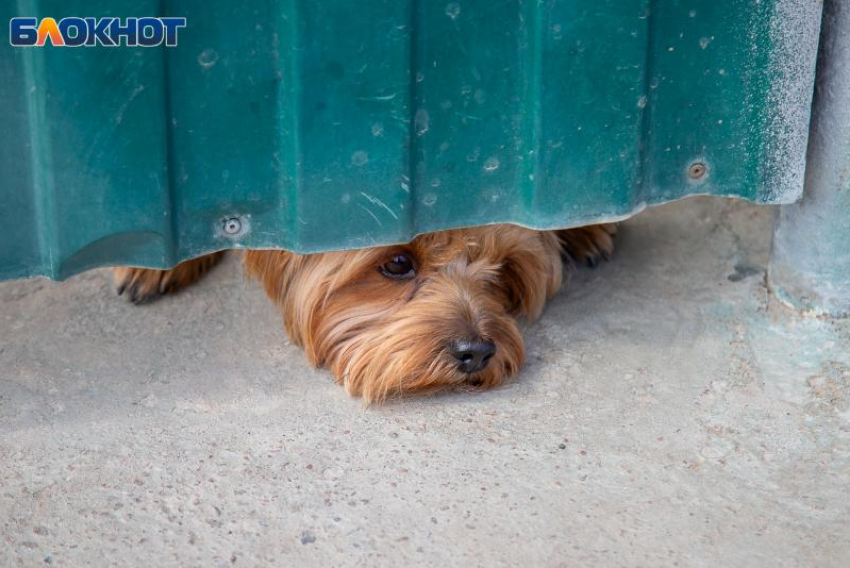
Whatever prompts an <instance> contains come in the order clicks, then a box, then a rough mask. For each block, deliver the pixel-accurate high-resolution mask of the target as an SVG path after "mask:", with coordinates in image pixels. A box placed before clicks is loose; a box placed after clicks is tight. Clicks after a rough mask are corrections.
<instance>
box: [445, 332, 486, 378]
mask: <svg viewBox="0 0 850 568" xmlns="http://www.w3.org/2000/svg"><path fill="white" fill-rule="evenodd" d="M451 353H452V355H453V356H454V358H455V359H457V368H458V369H460V370H461V371H462V372H464V373H477V372H478V371H480V370H482V369H483V368H484V367H486V366H487V363H489V362H490V359H492V358H493V355H495V354H496V345H495V344H494V343H493V342H492V341H489V340H484V339H471V340H470V339H459V340H457V341H455V342H454V343H452V347H451Z"/></svg>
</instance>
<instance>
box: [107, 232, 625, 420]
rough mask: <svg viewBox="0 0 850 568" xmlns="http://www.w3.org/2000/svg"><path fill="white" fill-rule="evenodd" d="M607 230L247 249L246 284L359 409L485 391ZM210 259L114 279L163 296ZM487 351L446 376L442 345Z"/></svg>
mask: <svg viewBox="0 0 850 568" xmlns="http://www.w3.org/2000/svg"><path fill="white" fill-rule="evenodd" d="M614 232H615V226H614V225H593V226H589V227H582V228H578V229H569V230H563V231H554V232H545V231H534V230H530V229H525V228H522V227H517V226H514V225H494V226H489V227H480V228H472V229H458V230H451V231H443V232H439V233H430V234H426V235H421V236H419V237H417V238H415V239H414V240H413V241H412V242H411V243H409V244H406V245H398V246H390V247H379V248H372V249H363V250H356V251H345V252H330V253H321V254H313V255H298V254H294V253H290V252H286V251H268V250H252V251H248V252H247V253H246V254H245V258H244V264H245V269H246V271H247V273H248V274H249V275H250V276H252V277H253V278H256V279H257V280H259V281H260V282H261V284H262V285H263V287H264V288H265V290H266V293H267V294H268V295H269V297H270V298H271V299H272V301H274V302H275V304H277V305H278V306H279V308H280V310H281V313H282V315H283V322H284V326H285V328H286V331H287V333H288V334H289V336H290V338H291V339H292V340H293V341H294V342H295V343H297V344H299V345H301V346H303V348H304V351H305V352H306V354H307V358H308V360H309V361H310V362H311V363H312V364H314V365H318V366H323V367H327V368H328V369H329V370H330V371H331V372H332V373H333V374H334V376H335V377H336V379H337V381H339V382H340V383H342V384H343V385H344V386H345V388H346V390H347V391H348V392H349V393H351V394H352V395H359V396H362V397H363V399H364V400H365V401H366V403H371V402H379V401H383V400H384V399H386V398H387V397H388V396H391V395H396V394H400V393H407V392H430V391H435V390H439V389H443V388H447V387H457V386H461V385H466V386H474V387H477V388H488V387H492V386H495V385H498V384H500V383H502V382H503V381H504V380H506V379H507V378H509V377H510V376H512V375H513V374H515V373H516V371H517V370H518V369H519V367H520V365H521V364H522V361H523V356H524V352H523V342H522V337H521V335H520V332H519V329H518V328H517V323H516V321H517V319H518V318H525V319H527V320H533V319H534V318H536V317H537V316H538V315H539V314H540V312H541V311H542V310H543V307H544V305H545V303H546V301H547V300H548V299H549V298H551V297H552V295H553V294H554V293H555V292H556V291H557V290H558V289H559V288H560V286H561V282H562V277H563V272H564V263H563V260H564V258H566V259H567V261H568V262H569V261H574V262H582V263H587V264H590V265H592V266H595V265H596V263H597V262H598V259H599V258H603V259H608V258H609V257H610V254H611V252H612V250H613V241H612V236H613V234H614ZM400 253H404V254H407V255H408V256H409V257H410V258H412V259H413V261H414V264H415V268H416V274H415V277H414V278H411V279H409V280H395V279H391V278H387V277H386V276H385V275H384V274H382V273H381V272H380V270H379V267H380V266H381V265H382V264H383V263H385V262H387V261H388V260H389V259H391V258H393V256H394V255H397V254H400ZM220 255H221V253H216V254H215V255H210V256H206V257H201V258H199V259H195V260H190V261H187V262H184V263H182V264H180V265H178V266H176V267H175V268H173V269H171V270H168V271H158V270H146V269H127V268H119V269H116V281H117V282H118V283H119V286H120V287H119V291H123V289H124V288H127V287H130V289H131V290H132V293H131V299H133V301H137V298H138V299H146V298H149V297H150V296H151V295H155V294H157V293H166V292H171V291H175V290H177V289H179V288H180V287H183V286H185V285H188V284H190V283H192V282H194V281H195V280H197V278H199V277H200V275H201V274H203V272H205V271H206V270H208V269H209V268H210V267H211V266H212V265H213V264H215V262H217V261H218V260H219V258H220ZM466 337H474V338H479V339H481V340H489V341H492V343H493V344H495V346H496V352H495V354H494V356H493V358H492V360H490V362H489V364H487V366H486V367H484V368H483V369H482V370H480V371H478V372H475V373H472V374H467V373H463V372H461V371H460V370H458V367H457V363H458V361H457V359H455V358H453V357H452V355H451V354H450V352H449V350H448V349H449V348H448V346H449V345H450V344H451V342H452V341H454V340H457V339H458V338H466Z"/></svg>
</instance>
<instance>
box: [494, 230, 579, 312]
mask: <svg viewBox="0 0 850 568" xmlns="http://www.w3.org/2000/svg"><path fill="white" fill-rule="evenodd" d="M537 237H538V238H539V242H536V243H534V244H533V246H523V247H517V248H516V249H515V250H513V251H512V252H511V253H510V254H508V255H507V256H506V257H505V259H504V260H503V262H502V269H501V275H502V276H501V281H502V283H503V285H504V289H505V291H506V292H507V296H508V301H509V303H510V309H511V312H513V313H515V314H516V315H522V316H525V317H526V318H527V319H529V320H532V319H534V318H536V317H537V316H539V315H540V312H541V311H543V306H545V305H546V300H548V299H549V298H551V297H552V296H553V295H554V294H555V292H557V291H558V289H559V288H560V287H561V282H562V280H563V272H564V267H563V263H562V261H561V247H560V243H559V242H558V239H557V237H556V236H555V235H554V234H552V233H538V234H537Z"/></svg>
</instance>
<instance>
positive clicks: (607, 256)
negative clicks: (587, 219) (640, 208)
mask: <svg viewBox="0 0 850 568" xmlns="http://www.w3.org/2000/svg"><path fill="white" fill-rule="evenodd" d="M616 233H617V224H616V223H603V224H601V225H588V226H587V227H578V228H576V229H565V230H563V231H557V234H558V239H559V240H560V241H561V247H562V249H563V251H564V255H565V256H566V257H567V258H568V259H570V260H571V261H573V262H576V263H581V264H586V265H587V266H590V267H591V268H593V267H596V266H597V265H598V264H599V261H600V259H601V260H611V255H612V254H613V252H614V235H615V234H616Z"/></svg>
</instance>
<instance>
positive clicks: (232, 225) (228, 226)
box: [224, 217, 242, 235]
mask: <svg viewBox="0 0 850 568" xmlns="http://www.w3.org/2000/svg"><path fill="white" fill-rule="evenodd" d="M241 230H242V221H240V220H239V219H237V218H236V217H231V218H229V219H225V220H224V232H225V233H227V234H228V235H235V234H237V233H238V232H239V231H241Z"/></svg>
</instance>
